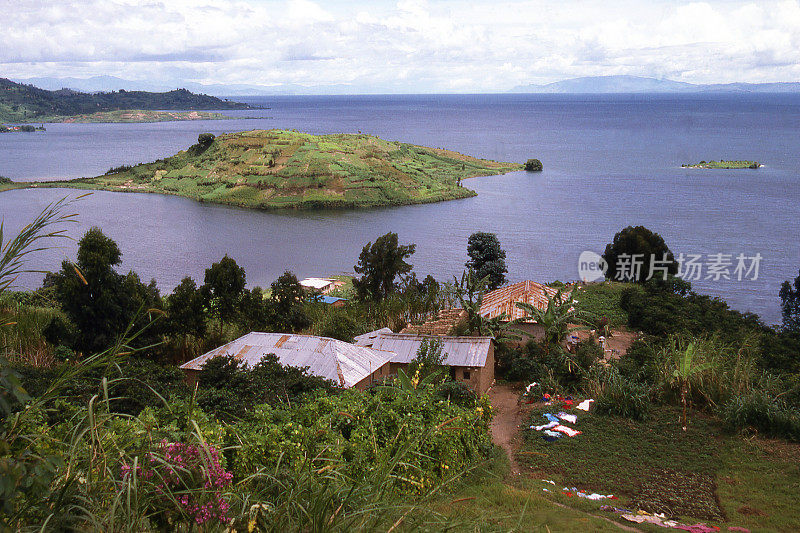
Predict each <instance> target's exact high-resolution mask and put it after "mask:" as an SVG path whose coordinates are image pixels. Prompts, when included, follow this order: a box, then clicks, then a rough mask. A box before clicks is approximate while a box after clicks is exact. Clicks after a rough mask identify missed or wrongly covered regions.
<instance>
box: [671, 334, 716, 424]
mask: <svg viewBox="0 0 800 533" xmlns="http://www.w3.org/2000/svg"><path fill="white" fill-rule="evenodd" d="M696 353H697V348H696V344H695V343H694V342H690V343H689V345H688V346H687V347H686V349H685V350H683V352H680V353H678V354H677V357H676V358H675V369H674V370H673V371H672V377H673V380H674V382H675V383H676V384H677V385H678V386H679V387H680V391H681V406H682V407H683V415H682V419H681V423H682V425H683V430H684V431H686V427H687V421H686V410H687V408H688V403H689V398H690V397H691V392H692V376H694V375H695V374H699V373H701V372H703V371H705V370H706V369H707V368H709V366H710V365H709V364H708V363H702V364H698V363H697V362H696V361H695V355H696Z"/></svg>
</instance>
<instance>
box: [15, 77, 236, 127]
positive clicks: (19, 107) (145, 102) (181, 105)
mask: <svg viewBox="0 0 800 533" xmlns="http://www.w3.org/2000/svg"><path fill="white" fill-rule="evenodd" d="M249 107H250V106H248V105H247V104H241V103H238V102H229V101H226V100H220V99H219V98H216V97H213V96H207V95H204V94H194V93H192V92H189V91H187V90H186V89H176V90H174V91H169V92H165V93H149V92H144V91H122V90H121V91H115V92H108V93H92V94H90V93H82V92H78V91H73V90H70V89H61V90H58V91H46V90H44V89H39V88H37V87H34V86H33V85H23V84H21V83H15V82H13V81H10V80H8V79H5V78H0V121H6V122H24V121H40V120H42V119H45V118H48V117H56V116H65V115H83V114H88V113H96V112H98V111H116V110H120V109H145V110H154V109H160V110H167V109H181V110H188V109H214V110H221V109H248V108H249Z"/></svg>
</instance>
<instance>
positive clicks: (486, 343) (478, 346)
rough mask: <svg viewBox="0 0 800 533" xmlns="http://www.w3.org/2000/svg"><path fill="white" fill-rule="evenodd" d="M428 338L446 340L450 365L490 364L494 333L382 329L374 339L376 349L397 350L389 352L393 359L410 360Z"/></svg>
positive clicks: (404, 361)
mask: <svg viewBox="0 0 800 533" xmlns="http://www.w3.org/2000/svg"><path fill="white" fill-rule="evenodd" d="M425 339H438V340H441V341H442V353H444V354H445V360H444V364H446V365H450V366H475V367H483V366H486V358H487V357H488V355H489V348H490V347H491V345H492V338H491V337H444V336H439V335H411V334H404V333H381V334H380V335H378V336H377V337H376V338H375V340H374V341H373V343H372V347H373V348H374V349H376V350H383V351H387V352H393V353H391V354H390V355H389V357H390V360H391V362H393V363H410V362H411V361H412V360H413V359H414V358H415V357H416V356H417V351H419V347H420V344H422V341H423V340H425Z"/></svg>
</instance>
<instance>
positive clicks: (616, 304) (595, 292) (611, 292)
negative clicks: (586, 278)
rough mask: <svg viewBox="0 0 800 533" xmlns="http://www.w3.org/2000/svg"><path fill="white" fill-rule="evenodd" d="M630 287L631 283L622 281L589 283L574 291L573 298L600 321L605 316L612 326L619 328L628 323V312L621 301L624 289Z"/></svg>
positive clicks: (581, 307)
mask: <svg viewBox="0 0 800 533" xmlns="http://www.w3.org/2000/svg"><path fill="white" fill-rule="evenodd" d="M630 288H631V285H630V284H629V283H623V282H620V281H605V282H601V283H587V284H585V285H581V286H579V287H578V288H577V292H573V293H572V298H573V299H575V300H578V302H579V307H580V309H582V310H584V311H585V312H586V313H588V314H589V315H590V316H592V317H596V318H597V319H598V321H599V320H602V319H604V318H605V320H606V323H607V324H608V325H609V326H610V327H612V328H618V327H620V326H625V325H627V323H628V312H627V311H625V309H623V308H622V306H621V305H620V301H621V298H622V293H623V291H625V290H626V289H630ZM598 326H599V324H598Z"/></svg>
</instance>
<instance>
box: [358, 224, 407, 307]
mask: <svg viewBox="0 0 800 533" xmlns="http://www.w3.org/2000/svg"><path fill="white" fill-rule="evenodd" d="M415 249H416V245H414V244H409V245H406V244H403V245H399V244H398V243H397V233H392V232H389V233H387V234H386V235H382V236H380V237H378V238H377V239H375V243H374V244H373V243H371V242H368V243H367V244H365V245H364V248H363V249H362V250H361V254H360V255H359V256H358V264H357V265H356V266H355V267H353V268H354V270H355V271H356V273H357V274H361V277H360V278H358V279H354V280H353V288H354V289H355V290H356V293H357V294H358V297H359V298H361V299H362V300H364V299H370V300H382V299H383V298H384V297H385V296H388V295H389V294H391V293H393V292H394V291H395V289H396V286H395V278H397V277H398V276H402V275H404V274H408V273H409V272H411V269H412V266H411V265H410V264H409V263H406V259H408V258H409V257H411V256H412V255H413V254H414V250H415Z"/></svg>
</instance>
